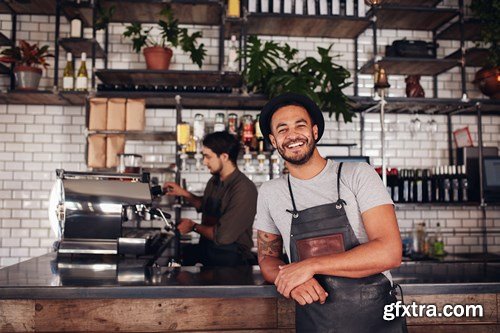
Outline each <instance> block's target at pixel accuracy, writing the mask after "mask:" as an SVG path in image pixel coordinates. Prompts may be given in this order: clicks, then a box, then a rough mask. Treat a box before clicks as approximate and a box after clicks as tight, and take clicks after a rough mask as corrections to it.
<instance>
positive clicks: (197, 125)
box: [193, 113, 205, 141]
mask: <svg viewBox="0 0 500 333" xmlns="http://www.w3.org/2000/svg"><path fill="white" fill-rule="evenodd" d="M193 136H194V139H195V140H196V141H199V140H202V139H203V137H204V136H205V117H204V116H203V115H202V114H201V113H197V114H196V115H195V116H194V123H193Z"/></svg>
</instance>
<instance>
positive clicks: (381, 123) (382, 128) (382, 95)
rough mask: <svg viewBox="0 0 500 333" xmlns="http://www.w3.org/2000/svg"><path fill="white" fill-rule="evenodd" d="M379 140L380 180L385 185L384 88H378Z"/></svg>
mask: <svg viewBox="0 0 500 333" xmlns="http://www.w3.org/2000/svg"><path fill="white" fill-rule="evenodd" d="M380 98H381V99H380V127H381V132H380V141H381V143H382V147H381V149H380V152H381V155H382V181H383V182H384V185H385V186H386V187H387V174H386V173H385V170H386V169H387V161H386V158H385V104H386V103H387V102H386V101H385V89H380Z"/></svg>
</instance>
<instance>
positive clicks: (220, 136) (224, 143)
mask: <svg viewBox="0 0 500 333" xmlns="http://www.w3.org/2000/svg"><path fill="white" fill-rule="evenodd" d="M203 145H204V146H205V147H207V148H209V149H210V150H212V151H213V152H214V153H215V154H217V156H220V155H221V154H224V153H226V154H227V155H228V156H229V160H230V161H231V162H233V163H234V165H236V163H237V159H238V153H239V152H240V142H239V141H238V140H237V139H236V138H235V137H234V136H233V135H231V134H229V132H227V131H224V132H214V133H210V134H207V135H206V136H205V137H204V138H203Z"/></svg>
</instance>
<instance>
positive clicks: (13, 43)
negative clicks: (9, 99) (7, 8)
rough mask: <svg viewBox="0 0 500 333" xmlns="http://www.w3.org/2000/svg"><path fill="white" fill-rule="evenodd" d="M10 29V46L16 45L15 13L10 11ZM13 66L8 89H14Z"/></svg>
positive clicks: (12, 66)
mask: <svg viewBox="0 0 500 333" xmlns="http://www.w3.org/2000/svg"><path fill="white" fill-rule="evenodd" d="M11 17H12V31H11V39H12V41H11V42H12V46H15V45H16V38H17V14H16V13H14V11H12V15H11ZM14 67H15V64H11V65H10V90H14V89H16V77H15V75H14Z"/></svg>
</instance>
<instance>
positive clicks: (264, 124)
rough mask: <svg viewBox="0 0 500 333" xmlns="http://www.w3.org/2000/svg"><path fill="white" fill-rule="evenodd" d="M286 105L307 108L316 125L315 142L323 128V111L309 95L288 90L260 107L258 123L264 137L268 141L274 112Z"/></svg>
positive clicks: (320, 135)
mask: <svg viewBox="0 0 500 333" xmlns="http://www.w3.org/2000/svg"><path fill="white" fill-rule="evenodd" d="M287 105H300V106H302V107H304V109H306V110H307V112H308V113H309V116H310V117H311V119H312V122H313V124H314V125H317V126H318V139H317V140H316V142H318V141H319V139H321V137H322V136H323V132H324V130H325V118H323V113H322V112H321V110H320V108H319V107H318V105H316V103H314V102H313V100H311V99H310V98H309V97H307V96H305V95H301V94H296V93H290V92H289V93H284V94H281V95H279V96H276V97H274V98H273V99H271V100H270V101H269V102H267V104H266V105H264V107H263V108H262V111H261V112H260V118H259V125H260V130H261V132H262V135H263V136H264V139H266V140H268V141H269V134H271V118H272V116H273V114H274V112H276V110H278V109H280V108H282V107H284V106H287Z"/></svg>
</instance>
